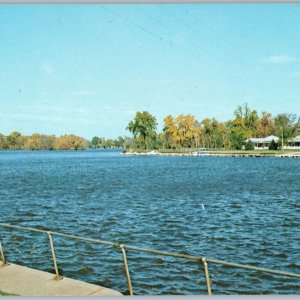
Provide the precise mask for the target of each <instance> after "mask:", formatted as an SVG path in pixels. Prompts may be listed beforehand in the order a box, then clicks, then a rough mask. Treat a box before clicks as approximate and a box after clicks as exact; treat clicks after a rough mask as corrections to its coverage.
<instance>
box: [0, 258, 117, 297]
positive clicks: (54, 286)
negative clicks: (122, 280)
mask: <svg viewBox="0 0 300 300" xmlns="http://www.w3.org/2000/svg"><path fill="white" fill-rule="evenodd" d="M0 265H2V262H1V261H0ZM0 290H1V291H3V292H5V293H7V294H13V295H18V296H122V294H121V293H119V292H117V291H115V290H112V289H109V288H105V287H102V286H99V285H95V284H90V283H87V282H83V281H79V280H75V279H71V278H67V277H61V278H59V279H56V277H55V275H54V274H51V273H48V272H44V271H39V270H35V269H31V268H28V267H24V266H20V265H16V264H12V263H9V264H5V265H3V266H1V267H0Z"/></svg>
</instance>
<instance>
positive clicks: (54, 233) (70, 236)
mask: <svg viewBox="0 0 300 300" xmlns="http://www.w3.org/2000/svg"><path fill="white" fill-rule="evenodd" d="M0 226H1V227H7V228H11V229H20V230H26V231H32V232H39V233H44V234H48V233H51V234H52V235H56V236H63V237H67V238H70V239H75V240H81V241H86V242H92V243H95V244H104V245H110V246H113V247H119V244H116V243H112V242H107V241H101V240H98V239H92V238H84V237H80V236H77V235H72V234H65V233H60V232H56V231H51V230H42V229H36V228H32V227H21V226H16V225H9V224H3V223H0Z"/></svg>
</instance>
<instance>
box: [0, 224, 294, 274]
mask: <svg viewBox="0 0 300 300" xmlns="http://www.w3.org/2000/svg"><path fill="white" fill-rule="evenodd" d="M0 226H1V227H6V228H11V229H20V230H27V231H32V232H39V233H44V234H48V233H50V234H52V235H56V236H62V237H67V238H71V239H76V240H81V241H85V242H92V243H96V244H104V245H110V246H113V247H120V244H119V243H112V242H107V241H102V240H98V239H92V238H84V237H80V236H76V235H71V234H64V233H59V232H55V231H49V230H42V229H36V228H32V227H21V226H17V225H10V224H3V223H0ZM123 247H124V248H126V249H130V250H134V251H139V252H147V253H153V254H159V255H165V256H172V257H178V258H185V259H191V260H198V261H202V257H201V256H194V255H188V254H179V253H173V252H165V251H159V250H152V249H145V248H140V247H136V246H130V245H124V244H123ZM205 259H206V261H207V262H210V263H215V264H219V265H224V266H229V267H234V268H243V269H249V270H254V271H261V272H265V273H272V274H277V275H283V276H289V277H297V278H300V274H296V273H290V272H285V271H276V270H272V269H267V268H260V267H254V266H249V265H243V264H238V263H232V262H227V261H223V260H218V259H210V258H205Z"/></svg>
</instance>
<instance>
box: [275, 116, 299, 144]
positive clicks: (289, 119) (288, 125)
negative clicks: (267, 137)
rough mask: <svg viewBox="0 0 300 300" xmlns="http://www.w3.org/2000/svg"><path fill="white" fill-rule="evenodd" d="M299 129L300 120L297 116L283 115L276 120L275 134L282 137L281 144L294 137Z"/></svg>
mask: <svg viewBox="0 0 300 300" xmlns="http://www.w3.org/2000/svg"><path fill="white" fill-rule="evenodd" d="M299 128H300V118H297V115H296V114H291V113H283V114H279V115H277V116H276V117H275V118H274V133H275V135H277V136H278V137H280V139H281V143H282V142H283V143H285V142H286V140H287V139H289V138H292V137H294V136H295V134H296V132H297V131H298V130H299ZM282 139H283V141H282Z"/></svg>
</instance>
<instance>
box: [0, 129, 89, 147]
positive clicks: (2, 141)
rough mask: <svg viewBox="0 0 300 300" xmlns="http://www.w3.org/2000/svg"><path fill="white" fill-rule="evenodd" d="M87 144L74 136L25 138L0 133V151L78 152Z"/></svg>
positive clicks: (33, 135)
mask: <svg viewBox="0 0 300 300" xmlns="http://www.w3.org/2000/svg"><path fill="white" fill-rule="evenodd" d="M88 144H89V142H88V141H87V140H85V139H84V138H82V137H79V136H76V135H74V134H69V135H62V136H59V137H56V136H54V135H44V134H38V133H34V134H32V135H31V136H25V135H22V134H21V133H20V132H18V131H13V132H11V133H10V134H9V135H8V136H4V135H3V134H1V133H0V150H80V149H85V148H87V147H88Z"/></svg>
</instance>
